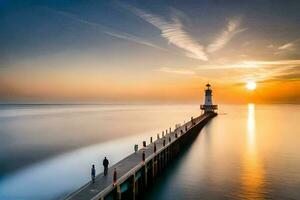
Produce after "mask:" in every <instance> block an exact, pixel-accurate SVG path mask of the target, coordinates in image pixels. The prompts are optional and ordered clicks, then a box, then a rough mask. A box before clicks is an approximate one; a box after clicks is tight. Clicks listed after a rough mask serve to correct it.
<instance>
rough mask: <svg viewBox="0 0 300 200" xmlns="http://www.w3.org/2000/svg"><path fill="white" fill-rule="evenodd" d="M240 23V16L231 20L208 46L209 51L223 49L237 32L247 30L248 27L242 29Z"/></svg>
mask: <svg viewBox="0 0 300 200" xmlns="http://www.w3.org/2000/svg"><path fill="white" fill-rule="evenodd" d="M240 25H241V19H240V18H234V19H231V20H229V22H228V24H227V26H226V28H225V29H224V30H222V32H221V33H220V34H219V35H218V36H217V37H216V39H215V40H214V41H213V42H212V43H211V44H209V45H208V46H207V52H215V51H217V50H220V49H222V48H223V47H224V46H225V45H226V44H227V43H228V42H229V41H230V40H231V39H232V38H233V37H234V36H235V35H236V34H238V33H241V32H243V31H245V30H247V29H246V28H243V29H241V28H240Z"/></svg>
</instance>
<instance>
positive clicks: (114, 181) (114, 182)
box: [113, 168, 117, 185]
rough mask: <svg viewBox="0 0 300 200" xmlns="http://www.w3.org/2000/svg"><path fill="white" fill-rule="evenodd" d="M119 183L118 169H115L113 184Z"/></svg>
mask: <svg viewBox="0 0 300 200" xmlns="http://www.w3.org/2000/svg"><path fill="white" fill-rule="evenodd" d="M116 183H117V169H116V168H115V169H114V174H113V184H114V185H115V184H116Z"/></svg>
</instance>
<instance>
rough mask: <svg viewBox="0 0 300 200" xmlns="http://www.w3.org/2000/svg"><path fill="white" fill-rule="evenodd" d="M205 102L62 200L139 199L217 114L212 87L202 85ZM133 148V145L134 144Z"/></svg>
mask: <svg viewBox="0 0 300 200" xmlns="http://www.w3.org/2000/svg"><path fill="white" fill-rule="evenodd" d="M206 86H207V89H206V90H205V103H204V105H201V106H200V109H201V110H203V111H204V113H203V114H202V115H200V116H198V117H196V118H193V117H192V118H191V120H190V121H188V122H186V123H184V124H183V125H176V126H175V129H174V130H173V131H172V130H171V128H170V129H169V130H166V131H163V132H162V133H161V134H157V138H156V140H155V141H154V140H153V138H152V137H151V138H149V143H148V145H147V142H146V141H144V142H143V148H141V149H139V150H137V149H136V151H135V152H134V153H132V154H131V155H129V156H128V157H126V158H124V159H123V160H121V161H119V162H118V163H116V164H115V165H113V166H111V167H110V168H109V169H108V174H107V176H104V174H103V173H101V174H99V175H98V176H96V179H95V182H94V183H93V182H92V181H91V182H89V183H87V184H86V185H84V186H82V187H81V188H79V189H78V190H77V191H75V192H73V193H71V194H70V195H69V196H67V197H66V198H65V200H109V199H111V200H115V199H116V200H124V199H133V200H135V199H141V198H142V197H143V195H145V191H146V190H147V188H149V187H151V186H152V185H153V184H155V181H156V179H157V177H158V176H159V175H160V174H162V173H163V171H164V169H165V168H166V166H167V165H168V164H169V163H170V162H171V161H172V160H174V159H175V158H176V157H177V156H178V155H179V154H180V152H181V151H182V150H183V149H184V148H185V147H186V146H188V145H189V144H191V142H193V141H194V139H195V138H196V136H197V135H198V134H199V133H200V131H201V129H202V128H203V127H204V126H205V125H206V124H207V123H208V122H209V121H210V120H211V119H212V118H213V117H215V116H216V115H217V113H216V112H215V110H216V109H217V105H213V104H212V90H211V88H210V87H211V86H210V85H209V84H207V85H206ZM135 148H136V147H135Z"/></svg>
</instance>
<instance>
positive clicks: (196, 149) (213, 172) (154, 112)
mask: <svg viewBox="0 0 300 200" xmlns="http://www.w3.org/2000/svg"><path fill="white" fill-rule="evenodd" d="M218 112H219V115H218V116H217V117H216V118H214V119H213V120H212V121H211V122H210V123H209V124H208V125H207V126H205V128H204V129H203V130H202V131H201V133H200V134H199V136H198V137H197V138H196V140H195V141H194V142H193V143H192V145H191V146H190V147H188V148H187V149H186V150H184V151H183V152H182V154H181V156H180V157H179V158H178V159H177V160H176V161H175V162H173V163H172V165H170V166H169V167H168V169H167V171H166V173H164V174H163V176H161V177H160V178H159V180H158V182H157V184H156V185H155V186H154V187H153V188H152V189H151V191H150V192H149V195H147V198H148V199H153V200H154V199H170V200H171V199H299V198H300V173H299V169H300V151H299V146H300V140H299V136H300V129H299V127H298V124H299V122H300V121H299V119H300V106H299V105H255V104H248V105H219V111H218ZM200 114H201V112H200V110H199V105H196V104H188V105H184V104H180V105H175V104H172V105H143V104H139V105H63V104H61V105H0V141H1V146H0V199H1V200H2V199H3V200H13V199H16V200H18V199H22V200H29V199H30V200H34V199H39V200H43V199H45V200H50V199H59V198H63V197H64V196H65V195H67V194H68V193H70V192H72V191H74V190H75V189H77V188H79V187H80V186H82V185H83V184H85V183H86V182H88V181H89V180H90V167H91V165H92V164H95V165H96V172H97V173H101V172H102V170H103V168H102V166H101V163H102V159H103V158H104V156H106V157H107V158H108V159H109V161H110V164H111V165H112V164H114V163H116V162H118V161H119V160H121V159H122V158H124V157H126V156H127V155H129V154H131V153H133V151H134V145H135V144H138V145H139V146H142V141H143V140H146V141H147V142H149V138H150V137H151V136H153V137H155V136H156V134H157V133H161V132H162V131H163V130H166V129H168V128H169V127H172V128H174V127H175V124H178V123H183V122H184V121H187V120H189V119H190V118H191V117H192V116H193V117H196V116H198V115H200Z"/></svg>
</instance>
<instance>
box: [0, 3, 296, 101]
mask: <svg viewBox="0 0 300 200" xmlns="http://www.w3.org/2000/svg"><path fill="white" fill-rule="evenodd" d="M0 27H1V28H0V102H4V103H11V102H13V103H15V102H26V103H29V102H55V103H59V102H180V103H185V102H199V101H202V96H203V89H204V85H205V84H206V83H207V82H210V83H211V84H212V85H213V89H214V99H215V101H217V102H219V103H247V102H253V103H300V51H299V50H300V2H299V1H267V0H266V1H225V0H224V1H213V0H207V1H204V0H194V1H193V0H181V1H180V0H177V1H175V0H174V1H171V0H170V1H167V0H165V1H163V0H160V1H157V0H147V1H137V0H136V1H123V0H122V1H108V0H107V1H101V0H93V1H92V0H91V1H71V0H68V1H67V0H65V1H63V0H51V1H50V0H49V1H44V0H41V1H37V0H35V1H29V0H28V1H17V0H15V1H5V0H0ZM249 82H254V83H256V89H254V90H249V89H247V88H246V84H247V83H249Z"/></svg>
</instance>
